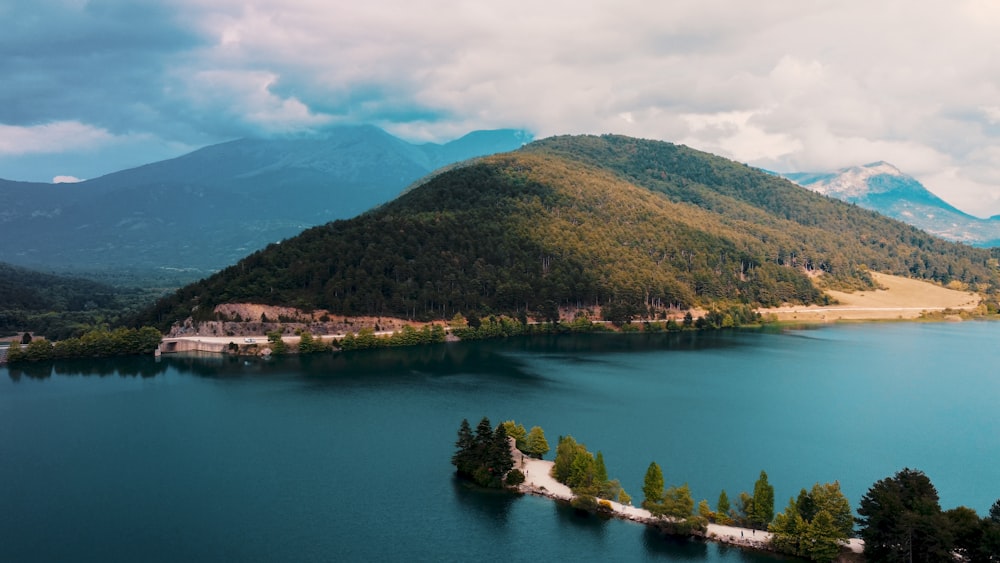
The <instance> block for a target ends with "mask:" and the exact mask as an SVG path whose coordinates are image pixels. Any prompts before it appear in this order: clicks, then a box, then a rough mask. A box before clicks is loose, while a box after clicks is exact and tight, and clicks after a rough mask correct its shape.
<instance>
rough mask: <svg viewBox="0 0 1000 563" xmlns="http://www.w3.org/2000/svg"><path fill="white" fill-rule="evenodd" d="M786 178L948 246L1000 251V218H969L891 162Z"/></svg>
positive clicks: (793, 175) (795, 174)
mask: <svg viewBox="0 0 1000 563" xmlns="http://www.w3.org/2000/svg"><path fill="white" fill-rule="evenodd" d="M782 176H784V177H785V178H788V179H789V180H791V181H793V182H795V183H796V184H799V185H800V186H803V187H806V188H809V189H810V190H813V191H815V192H818V193H821V194H823V195H827V196H830V197H833V198H836V199H839V200H842V201H846V202H849V203H854V204H856V205H859V206H861V207H864V208H865V209H871V210H873V211H878V212H879V213H881V214H883V215H885V216H886V217H892V218H893V219H898V220H900V221H903V222H905V223H909V224H911V225H913V226H915V227H918V228H920V229H923V230H925V231H927V232H928V233H931V234H934V235H937V236H940V237H942V238H945V239H948V240H952V241H956V242H964V243H967V244H971V245H974V246H983V247H988V246H1000V216H997V217H991V218H989V219H980V218H978V217H973V216H972V215H969V214H967V213H963V212H962V211H960V210H958V209H956V208H955V207H953V206H951V205H949V204H948V203H947V202H945V201H944V200H942V199H941V198H939V197H937V196H936V195H934V194H933V193H931V192H930V191H928V190H927V188H925V187H924V186H923V185H922V184H921V183H920V182H918V181H917V180H915V179H913V178H912V177H910V176H907V175H906V174H903V173H902V172H900V171H899V169H898V168H896V167H895V166H893V165H891V164H889V163H887V162H875V163H872V164H866V165H864V166H854V167H851V168H844V169H842V170H838V171H836V172H832V173H808V172H804V173H794V174H782Z"/></svg>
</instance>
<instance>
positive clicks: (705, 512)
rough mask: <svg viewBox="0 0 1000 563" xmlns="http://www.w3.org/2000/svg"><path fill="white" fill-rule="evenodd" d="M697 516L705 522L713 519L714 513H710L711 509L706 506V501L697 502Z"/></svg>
mask: <svg viewBox="0 0 1000 563" xmlns="http://www.w3.org/2000/svg"><path fill="white" fill-rule="evenodd" d="M698 516H701V517H702V518H704V519H706V520H712V519H713V518H715V513H714V512H712V507H711V506H709V505H708V499H701V501H700V502H698Z"/></svg>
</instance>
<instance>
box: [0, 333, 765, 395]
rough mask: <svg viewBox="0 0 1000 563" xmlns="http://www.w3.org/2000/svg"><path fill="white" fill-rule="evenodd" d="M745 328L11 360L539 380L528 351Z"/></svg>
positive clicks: (621, 344) (53, 371)
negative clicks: (308, 350)
mask: <svg viewBox="0 0 1000 563" xmlns="http://www.w3.org/2000/svg"><path fill="white" fill-rule="evenodd" d="M750 332H752V331H746V334H743V333H742V331H739V330H725V331H711V332H680V333H637V334H620V333H597V334H573V335H540V336H530V337H517V338H509V339H504V340H496V341H486V342H461V343H449V344H435V345H425V346H417V347H412V348H389V349H378V350H358V351H349V352H336V353H332V354H316V355H306V356H286V357H278V358H258V357H247V356H229V355H225V354H212V353H183V354H170V355H165V356H163V357H162V358H161V359H154V358H150V357H134V356H133V357H116V358H100V359H97V358H94V359H86V360H58V361H55V362H43V363H37V364H35V363H24V364H16V365H15V366H10V367H8V368H7V371H8V375H9V377H10V379H12V380H13V381H19V380H20V379H21V378H22V377H28V378H31V379H47V378H50V377H52V376H53V375H67V376H74V375H82V376H99V377H107V376H112V375H118V376H120V377H155V376H157V375H160V374H163V373H166V372H167V370H168V369H170V368H172V369H175V370H177V371H179V372H182V373H189V374H192V375H196V376H200V377H209V378H233V377H246V376H253V375H278V374H280V375H288V374H296V375H303V376H305V377H308V378H315V379H317V380H318V381H327V382H330V381H332V380H336V382H337V383H338V384H343V383H345V382H350V381H352V380H353V381H357V382H369V383H370V382H372V380H373V378H384V377H386V376H396V377H398V376H405V377H412V376H414V375H418V376H430V377H448V376H453V375H490V376H494V377H500V378H504V379H509V380H521V381H524V382H532V383H538V382H540V381H544V379H545V377H544V375H543V374H539V373H534V372H532V371H531V370H530V369H528V367H527V365H528V363H529V362H527V361H525V360H522V359H521V356H533V357H534V358H537V357H539V356H541V357H546V358H550V359H554V360H558V361H560V362H562V363H568V362H572V363H589V362H599V361H601V359H600V358H599V356H600V355H604V354H608V355H610V354H619V353H626V352H627V353H643V352H662V351H664V350H671V351H702V350H707V349H723V348H732V347H739V346H745V345H747V344H748V343H749V340H748V338H749V334H750Z"/></svg>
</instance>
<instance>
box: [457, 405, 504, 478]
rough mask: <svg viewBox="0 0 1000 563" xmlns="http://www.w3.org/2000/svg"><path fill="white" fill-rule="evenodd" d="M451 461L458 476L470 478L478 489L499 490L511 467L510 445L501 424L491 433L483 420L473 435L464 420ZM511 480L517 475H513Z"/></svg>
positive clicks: (486, 421) (485, 419)
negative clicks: (479, 487)
mask: <svg viewBox="0 0 1000 563" xmlns="http://www.w3.org/2000/svg"><path fill="white" fill-rule="evenodd" d="M455 450H456V451H455V454H454V455H453V456H452V458H451V462H452V464H454V465H455V467H456V469H457V471H458V473H459V474H460V475H462V476H463V477H466V478H470V479H472V480H473V481H475V482H476V484H477V485H479V486H481V487H490V488H501V487H503V483H504V478H505V477H506V476H507V475H508V474H509V472H510V471H511V469H512V468H513V467H514V459H513V457H512V456H511V452H510V443H509V441H508V439H507V432H506V431H505V430H504V427H503V425H500V426H498V427H497V429H496V431H494V430H493V429H492V428H491V426H490V420H489V419H488V418H486V417H483V419H482V420H481V421H480V422H479V424H478V425H477V426H476V432H475V434H473V432H472V428H471V427H470V426H469V421H468V420H465V419H463V420H462V424H461V425H460V426H459V429H458V440H456V442H455ZM513 480H514V481H516V480H517V476H516V475H515V476H514V479H513Z"/></svg>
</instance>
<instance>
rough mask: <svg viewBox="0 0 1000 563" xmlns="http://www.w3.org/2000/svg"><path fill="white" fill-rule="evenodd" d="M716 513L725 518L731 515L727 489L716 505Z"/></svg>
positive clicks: (720, 494) (723, 491)
mask: <svg viewBox="0 0 1000 563" xmlns="http://www.w3.org/2000/svg"><path fill="white" fill-rule="evenodd" d="M715 512H716V514H720V515H723V516H728V515H729V495H727V494H726V490H725V489H722V492H721V493H719V500H718V501H716V503H715Z"/></svg>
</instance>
